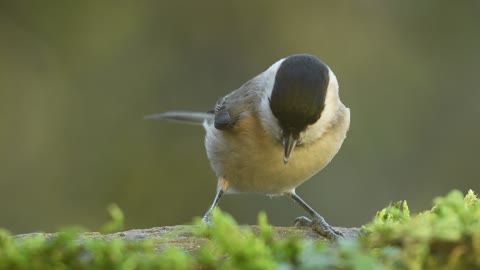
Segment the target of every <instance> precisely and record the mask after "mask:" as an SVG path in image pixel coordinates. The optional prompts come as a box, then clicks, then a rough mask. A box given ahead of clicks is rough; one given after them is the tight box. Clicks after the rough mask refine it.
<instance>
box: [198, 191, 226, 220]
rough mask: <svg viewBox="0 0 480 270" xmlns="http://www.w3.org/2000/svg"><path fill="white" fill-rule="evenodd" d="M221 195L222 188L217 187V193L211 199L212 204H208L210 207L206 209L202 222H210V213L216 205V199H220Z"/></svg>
mask: <svg viewBox="0 0 480 270" xmlns="http://www.w3.org/2000/svg"><path fill="white" fill-rule="evenodd" d="M222 195H223V190H221V189H219V190H218V191H217V195H215V199H214V200H213V203H212V206H210V209H208V211H207V212H206V213H205V215H203V218H202V221H203V223H206V224H209V223H210V215H211V214H212V211H213V209H215V207H216V206H217V204H218V201H219V200H220V198H221V197H222Z"/></svg>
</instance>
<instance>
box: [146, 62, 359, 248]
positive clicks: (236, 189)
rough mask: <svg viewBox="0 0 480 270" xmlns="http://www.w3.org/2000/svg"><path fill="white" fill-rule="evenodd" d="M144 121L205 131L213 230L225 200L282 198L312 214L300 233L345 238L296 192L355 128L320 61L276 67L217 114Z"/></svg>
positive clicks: (302, 220)
mask: <svg viewBox="0 0 480 270" xmlns="http://www.w3.org/2000/svg"><path fill="white" fill-rule="evenodd" d="M145 118H146V119H163V120H171V121H179V122H186V123H190V124H199V125H203V127H204V129H205V131H206V135H205V148H206V152H207V157H208V159H209V161H210V165H211V167H212V169H213V171H214V172H215V175H216V177H217V190H216V194H215V198H214V200H213V203H212V205H211V206H210V208H209V209H208V211H207V212H206V213H205V215H204V216H203V219H202V220H203V221H204V222H206V223H210V216H211V214H212V211H213V210H214V209H215V208H216V206H217V204H218V203H219V201H220V198H221V197H222V196H223V195H224V194H231V193H261V194H265V195H269V196H278V195H283V196H287V197H290V198H291V199H292V200H293V201H295V202H296V203H297V204H298V205H300V206H301V207H302V208H303V209H304V210H305V211H306V212H307V213H308V214H309V215H310V218H307V217H305V216H302V217H299V218H297V219H295V225H296V226H302V227H310V228H312V229H313V230H314V231H316V232H317V233H318V234H320V235H323V236H324V237H326V238H328V239H332V240H333V239H337V238H338V237H342V236H343V234H342V233H341V232H340V231H339V230H337V229H335V228H334V227H332V226H330V225H329V224H328V223H327V222H326V221H325V219H324V218H323V217H322V216H321V215H320V214H319V213H318V212H317V211H315V210H314V209H313V208H312V207H311V206H310V205H308V204H307V203H306V202H305V201H304V200H303V199H302V198H301V197H300V196H299V195H297V193H296V192H295V189H296V188H297V187H298V186H299V185H301V184H302V183H304V182H305V181H306V180H308V179H310V178H311V177H312V176H314V175H315V174H317V173H318V172H319V171H321V170H322V169H323V168H324V167H325V166H326V165H327V164H328V163H329V162H330V161H331V160H332V158H333V157H334V156H335V155H336V154H337V152H338V151H339V149H340V147H341V145H342V144H343V141H344V139H345V138H346V134H347V131H348V129H349V126H350V109H349V108H347V107H346V106H345V105H344V104H343V103H342V102H341V100H340V96H339V84H338V81H337V78H336V76H335V74H334V73H333V71H332V70H331V69H330V67H329V66H328V65H326V64H325V63H324V62H322V61H321V60H320V59H318V58H317V57H316V56H314V55H310V54H295V55H290V56H287V57H285V58H282V59H280V60H278V61H276V62H275V63H274V64H273V65H271V66H270V67H269V68H268V69H266V70H265V71H263V72H262V73H260V74H259V75H257V76H255V77H254V78H252V79H250V80H249V81H247V82H246V83H244V84H243V85H242V86H241V87H239V88H238V89H236V90H234V91H232V92H231V93H229V94H227V95H226V96H224V97H222V98H220V99H219V100H218V101H217V103H216V104H215V106H214V107H213V110H210V111H205V112H192V111H167V112H164V113H159V114H152V115H147V116H145Z"/></svg>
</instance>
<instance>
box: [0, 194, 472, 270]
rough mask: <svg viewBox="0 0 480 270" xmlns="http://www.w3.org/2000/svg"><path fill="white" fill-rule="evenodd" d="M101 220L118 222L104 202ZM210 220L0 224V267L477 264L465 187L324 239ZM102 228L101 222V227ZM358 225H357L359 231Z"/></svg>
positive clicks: (218, 216)
mask: <svg viewBox="0 0 480 270" xmlns="http://www.w3.org/2000/svg"><path fill="white" fill-rule="evenodd" d="M110 214H111V216H112V221H111V222H109V223H108V224H107V225H106V226H105V227H104V228H107V229H118V228H121V224H120V223H122V221H123V215H122V214H121V211H120V210H119V209H118V208H115V207H113V208H111V209H110ZM212 218H213V226H205V225H202V224H201V222H196V223H195V224H194V225H182V226H171V227H159V228H152V229H145V230H130V231H124V232H116V233H108V234H101V233H88V232H79V231H78V230H72V229H69V230H67V231H65V232H61V233H55V234H27V235H18V236H11V235H10V234H9V233H8V232H6V231H0V269H480V201H479V200H478V198H477V197H476V196H475V194H474V193H473V192H472V191H470V192H469V193H468V194H467V195H466V196H463V194H461V193H460V192H459V191H452V192H451V193H449V194H448V195H447V196H445V197H441V198H437V199H435V201H434V207H433V208H432V209H431V210H430V211H425V212H423V213H420V214H416V215H411V214H410V212H409V209H408V205H407V203H406V202H399V203H397V204H394V205H391V206H389V207H387V208H385V209H383V210H382V211H379V212H378V214H377V216H376V217H375V219H374V220H373V221H372V222H371V223H369V224H367V225H365V226H363V228H362V229H361V230H360V229H344V228H338V229H339V230H340V231H342V232H343V233H344V234H345V235H346V237H345V238H344V239H340V240H339V241H337V242H335V243H332V242H328V241H326V240H325V239H324V238H322V237H321V236H319V235H317V234H315V233H313V232H312V231H311V230H310V229H307V228H291V227H272V226H270V225H268V223H267V218H266V215H265V214H261V215H260V216H259V224H258V225H257V226H239V225H237V224H236V223H235V221H234V220H233V218H232V217H230V216H229V215H227V214H224V213H221V212H220V211H217V212H215V213H214V214H213V216H212ZM106 231H108V230H106ZM360 231H361V233H360Z"/></svg>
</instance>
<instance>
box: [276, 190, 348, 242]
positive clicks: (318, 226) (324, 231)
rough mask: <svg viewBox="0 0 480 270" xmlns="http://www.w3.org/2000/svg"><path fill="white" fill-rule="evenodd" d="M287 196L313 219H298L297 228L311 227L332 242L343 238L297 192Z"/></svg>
mask: <svg viewBox="0 0 480 270" xmlns="http://www.w3.org/2000/svg"><path fill="white" fill-rule="evenodd" d="M285 195H287V196H289V197H290V198H291V199H292V200H294V201H295V202H296V203H298V204H299V205H300V206H301V207H302V208H303V209H304V210H305V211H307V213H308V214H309V215H310V216H311V217H312V219H311V220H310V219H309V218H307V217H298V218H296V219H295V226H301V227H311V228H312V229H313V230H314V231H316V232H318V233H319V234H321V235H323V236H325V237H326V238H328V239H330V240H334V239H336V238H338V237H341V236H343V234H342V233H341V232H339V231H338V230H336V229H334V228H333V227H332V226H330V225H329V224H328V223H327V222H326V221H325V219H324V218H323V217H322V216H321V215H320V214H318V213H317V212H316V211H315V210H313V208H312V207H310V206H309V205H308V204H307V203H306V202H305V201H304V200H302V198H300V197H299V196H298V195H297V194H295V191H291V192H287V193H286V194H285Z"/></svg>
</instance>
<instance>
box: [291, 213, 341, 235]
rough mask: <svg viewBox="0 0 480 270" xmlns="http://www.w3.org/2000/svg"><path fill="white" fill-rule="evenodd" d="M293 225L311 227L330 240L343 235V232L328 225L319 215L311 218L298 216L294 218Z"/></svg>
mask: <svg viewBox="0 0 480 270" xmlns="http://www.w3.org/2000/svg"><path fill="white" fill-rule="evenodd" d="M295 227H309V228H312V229H313V230H314V231H315V232H317V233H319V234H320V235H322V236H324V237H326V238H328V239H330V240H336V239H338V238H339V237H343V233H341V232H340V231H338V230H336V229H335V228H333V227H332V226H330V225H329V224H328V223H327V222H326V221H325V219H324V218H323V217H322V216H320V215H318V216H314V217H313V219H311V220H310V219H309V218H307V217H298V218H296V219H295Z"/></svg>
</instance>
